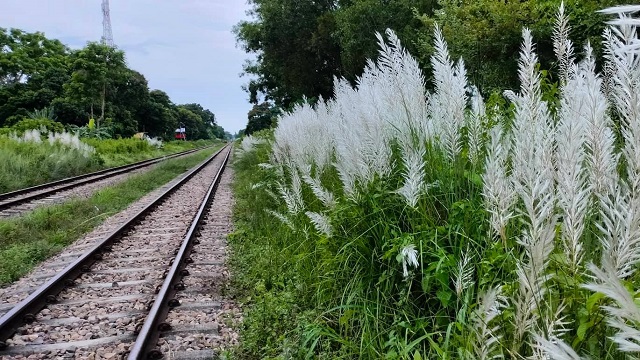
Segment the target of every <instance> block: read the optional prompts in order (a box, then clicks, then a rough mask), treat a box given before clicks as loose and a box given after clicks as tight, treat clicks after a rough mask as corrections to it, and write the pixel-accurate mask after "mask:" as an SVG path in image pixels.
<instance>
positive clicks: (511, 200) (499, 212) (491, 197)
mask: <svg viewBox="0 0 640 360" xmlns="http://www.w3.org/2000/svg"><path fill="white" fill-rule="evenodd" d="M490 136H491V142H490V143H489V147H488V148H487V158H486V160H485V172H484V174H482V180H483V190H482V196H483V197H484V201H485V207H486V209H487V211H489V213H490V214H491V227H492V228H493V230H494V231H495V232H496V234H497V235H499V236H500V238H501V239H502V241H503V242H505V241H506V233H505V228H506V226H507V223H508V222H509V220H510V219H511V218H513V216H514V212H513V206H514V204H515V202H516V200H517V197H516V192H515V190H514V188H513V184H512V183H511V181H510V179H509V178H508V174H507V158H508V155H509V148H510V144H511V142H510V141H509V139H503V132H502V126H500V125H496V126H494V127H493V128H492V129H491V130H490Z"/></svg>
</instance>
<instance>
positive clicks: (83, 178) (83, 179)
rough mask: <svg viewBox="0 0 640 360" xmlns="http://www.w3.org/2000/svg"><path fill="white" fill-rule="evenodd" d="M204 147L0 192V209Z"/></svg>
mask: <svg viewBox="0 0 640 360" xmlns="http://www.w3.org/2000/svg"><path fill="white" fill-rule="evenodd" d="M206 148H208V147H201V148H197V149H191V150H187V151H182V152H179V153H175V154H171V155H165V156H161V157H157V158H153V159H148V160H143V161H139V162H136V163H133V164H128V165H122V166H117V167H113V168H109V169H104V170H99V171H95V172H92V173H88V174H83V175H78V176H74V177H69V178H65V179H60V180H56V181H52V182H48V183H46V184H40V185H36V186H32V187H28V188H24V189H20V190H15V191H11V192H7V193H3V194H0V210H4V209H8V208H10V207H13V206H16V205H19V204H22V203H25V202H29V201H32V200H36V199H39V198H43V197H46V196H49V195H52V194H55V193H57V192H60V191H63V190H67V189H71V188H74V187H77V186H80V185H84V184H87V183H89V182H91V181H95V180H102V179H105V178H108V177H112V176H115V175H119V174H122V173H126V172H128V171H132V170H136V169H139V168H142V167H145V166H149V165H153V164H155V163H158V162H160V161H164V160H168V159H172V158H175V157H178V156H183V155H188V154H191V153H194V152H196V151H200V150H203V149H206ZM94 176H97V177H96V178H93V177H94ZM88 178H91V179H88ZM78 180H80V181H78ZM63 184H67V185H64V186H60V187H57V188H55V189H51V190H49V191H43V192H38V193H35V194H32V195H28V196H24V197H21V198H18V199H15V200H9V201H5V200H6V199H11V198H13V197H16V196H20V195H24V194H28V193H30V192H33V191H37V190H42V189H46V188H47V187H51V186H58V185H63ZM3 201H4V202H3Z"/></svg>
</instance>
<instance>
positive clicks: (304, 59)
mask: <svg viewBox="0 0 640 360" xmlns="http://www.w3.org/2000/svg"><path fill="white" fill-rule="evenodd" d="M249 3H250V4H251V5H252V10H251V13H250V14H251V15H252V16H253V19H252V20H251V21H243V22H240V23H239V24H237V25H236V27H235V29H234V31H235V34H236V38H237V40H238V42H239V43H240V44H241V45H242V46H243V48H244V49H245V51H246V52H248V53H252V54H255V58H256V60H255V61H251V62H247V63H246V64H245V67H244V71H245V73H247V74H250V75H253V76H255V79H253V80H250V81H249V83H248V85H247V86H246V87H245V90H246V91H247V92H248V93H249V95H250V101H251V102H252V103H254V104H258V103H259V102H260V96H261V95H263V96H264V100H267V101H273V102H275V104H276V105H278V106H279V107H281V108H283V109H289V108H290V107H291V105H292V104H293V103H295V102H296V101H299V100H301V99H303V98H304V97H306V98H318V97H320V96H322V97H323V98H324V99H328V98H329V97H331V95H332V93H331V91H332V88H331V84H332V82H333V77H334V76H338V77H345V78H346V79H348V80H350V81H355V79H356V76H358V75H360V74H361V73H362V69H363V68H364V66H365V65H366V64H365V61H366V59H367V58H373V57H375V56H376V53H377V46H376V43H377V40H376V38H375V36H374V33H375V32H376V31H377V32H381V33H382V32H384V30H385V29H387V28H390V29H392V30H394V31H395V32H396V34H398V36H399V38H400V40H401V41H402V42H403V43H404V44H406V46H407V48H408V50H409V51H410V52H411V53H414V54H416V55H417V60H418V61H419V62H420V65H421V67H422V68H423V69H425V70H427V74H428V69H429V68H430V66H429V64H430V56H431V54H432V53H433V48H432V46H431V44H432V41H431V40H432V34H433V25H434V23H435V22H437V23H439V24H440V26H441V27H442V30H443V33H444V36H445V38H446V39H447V40H448V41H449V42H450V44H451V53H452V55H453V57H454V58H455V59H457V58H459V57H462V58H464V59H465V60H466V61H467V63H466V64H465V65H466V66H467V69H468V75H469V79H470V81H471V82H473V83H474V84H475V85H477V86H478V87H479V88H480V90H481V91H482V92H483V93H485V94H488V93H491V92H492V91H493V90H503V89H507V88H508V89H515V88H517V86H518V82H517V81H518V78H517V54H518V51H519V50H520V39H521V35H522V27H524V26H526V27H529V28H531V29H532V31H533V34H534V36H535V38H536V39H540V41H538V42H537V49H538V53H539V56H540V61H541V63H542V67H543V68H545V69H551V70H552V72H551V73H550V74H549V75H550V76H549V77H550V79H551V80H552V81H557V78H556V76H555V70H556V68H555V67H554V66H555V62H554V60H553V44H552V41H551V29H552V25H553V22H554V19H555V18H554V16H555V13H556V11H557V7H558V4H559V2H558V1H556V0H540V1H519V0H506V1H492V0H480V1H475V0H463V1H457V0H419V1H411V0H389V1H379V0H360V1H353V0H341V1H337V2H336V1H319V2H318V1H310V0H304V1H299V0H251V1H250V2H249ZM625 3H627V2H625V1H622V0H606V1H598V0H570V1H565V6H566V8H567V9H568V12H569V17H570V21H571V24H572V26H573V31H572V33H571V35H570V36H571V38H572V39H574V40H575V42H576V45H578V48H580V49H581V48H582V47H583V46H584V44H586V41H590V42H591V44H592V45H593V46H594V47H595V50H596V54H598V53H600V52H601V46H600V35H601V34H602V30H603V29H604V22H603V19H604V18H603V17H602V15H600V14H597V13H596V11H597V10H600V9H603V8H605V7H607V6H611V5H616V4H625Z"/></svg>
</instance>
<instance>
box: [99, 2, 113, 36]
mask: <svg viewBox="0 0 640 360" xmlns="http://www.w3.org/2000/svg"><path fill="white" fill-rule="evenodd" d="M102 43H103V44H104V45H107V46H110V47H114V46H115V45H114V44H113V32H111V17H110V16H109V0H102Z"/></svg>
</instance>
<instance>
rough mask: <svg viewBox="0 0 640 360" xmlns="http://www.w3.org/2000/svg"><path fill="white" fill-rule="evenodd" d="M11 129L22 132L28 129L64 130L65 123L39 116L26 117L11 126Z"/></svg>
mask: <svg viewBox="0 0 640 360" xmlns="http://www.w3.org/2000/svg"><path fill="white" fill-rule="evenodd" d="M11 130H13V131H15V132H17V133H19V134H22V133H24V132H25V131H27V130H40V131H41V132H53V133H56V132H57V133H61V132H64V125H62V124H61V123H59V122H56V121H53V120H49V119H44V118H39V119H24V120H20V121H19V122H18V123H16V124H15V125H13V126H12V127H11Z"/></svg>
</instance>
